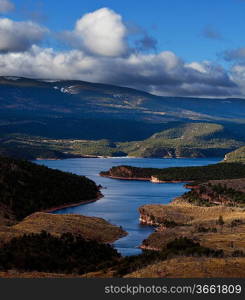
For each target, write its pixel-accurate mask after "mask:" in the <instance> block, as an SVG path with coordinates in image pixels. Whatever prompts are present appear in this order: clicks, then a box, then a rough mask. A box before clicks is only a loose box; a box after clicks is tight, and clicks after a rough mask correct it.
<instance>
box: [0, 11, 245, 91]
mask: <svg viewBox="0 0 245 300" xmlns="http://www.w3.org/2000/svg"><path fill="white" fill-rule="evenodd" d="M46 32H47V29H46V28H43V27H41V26H39V25H37V24H36V23H33V22H14V21H11V20H9V19H6V18H5V19H0V69H1V75H4V76H24V77H33V78H43V79H78V80H84V81H91V82H100V83H108V84H115V85H121V86H127V87H132V88H137V89H141V90H145V91H148V92H152V93H155V94H159V95H171V96H227V97H228V96H240V95H241V90H242V89H241V88H240V87H241V83H240V82H239V80H238V79H237V78H238V77H239V76H241V75H239V72H238V71H239V70H238V69H237V70H236V69H234V70H233V72H232V74H231V75H230V74H229V72H227V70H225V69H224V68H223V67H222V66H220V65H218V64H216V63H213V62H210V61H202V62H197V61H193V62H188V63H186V62H184V61H183V60H182V59H181V58H180V57H178V56H177V55H176V54H175V53H173V52H172V51H162V52H160V53H155V54H152V53H147V54H146V53H140V52H139V51H130V50H129V46H128V45H127V42H126V38H127V35H128V31H127V28H126V26H125V25H124V23H123V20H122V18H121V16H120V15H118V14H116V13H115V12H114V11H112V10H110V9H108V8H103V9H99V10H97V11H95V12H92V13H89V14H86V15H85V16H83V17H82V18H81V19H79V20H78V21H77V23H76V26H75V29H74V30H73V31H72V32H66V36H65V37H66V39H68V40H69V42H70V44H75V45H76V47H75V49H71V50H66V51H64V50H63V51H57V50H55V49H52V48H42V47H40V46H38V45H37V44H38V43H39V42H40V41H42V39H43V36H44V34H45V33H46ZM240 73H242V72H241V71H240Z"/></svg>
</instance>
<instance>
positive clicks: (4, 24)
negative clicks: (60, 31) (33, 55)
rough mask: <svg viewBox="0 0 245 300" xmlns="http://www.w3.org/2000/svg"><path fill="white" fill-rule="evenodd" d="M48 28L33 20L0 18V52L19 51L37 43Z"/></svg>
mask: <svg viewBox="0 0 245 300" xmlns="http://www.w3.org/2000/svg"><path fill="white" fill-rule="evenodd" d="M47 31H48V30H47V29H46V28H44V27H41V26H39V25H38V24H36V23H33V22H30V21H29V22H15V21H12V20H10V19H8V18H0V52H21V51H26V50H27V49H29V48H30V47H31V46H32V45H33V44H35V43H39V42H40V41H41V40H42V39H43V37H44V34H45V33H46V32H47Z"/></svg>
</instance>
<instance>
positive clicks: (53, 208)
mask: <svg viewBox="0 0 245 300" xmlns="http://www.w3.org/2000/svg"><path fill="white" fill-rule="evenodd" d="M103 197H104V195H103V194H100V195H98V197H97V198H95V199H91V200H85V201H81V202H77V203H70V204H63V205H59V206H57V207H51V208H48V209H45V210H42V211H40V212H44V213H54V212H56V211H57V210H61V209H65V208H69V207H76V206H80V205H85V204H89V203H93V202H96V201H98V200H100V199H102V198H103Z"/></svg>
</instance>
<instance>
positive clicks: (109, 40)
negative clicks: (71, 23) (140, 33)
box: [63, 8, 127, 57]
mask: <svg viewBox="0 0 245 300" xmlns="http://www.w3.org/2000/svg"><path fill="white" fill-rule="evenodd" d="M126 35H127V28H126V26H125V25H124V23H123V21H122V17H121V16H120V15H118V14H117V13H115V12H114V11H113V10H111V9H108V8H101V9H99V10H96V11H94V12H92V13H88V14H85V15H84V16H83V17H81V18H80V19H79V20H78V21H77V22H76V25H75V28H74V30H73V31H72V32H69V31H66V32H65V33H64V34H63V36H64V37H65V39H66V40H67V41H68V42H69V43H70V44H71V45H72V46H76V47H78V48H80V49H82V50H86V51H87V52H89V53H90V54H93V55H100V56H111V57H115V56H119V55H123V54H124V53H125V51H126V50H127V43H126Z"/></svg>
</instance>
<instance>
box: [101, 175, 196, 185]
mask: <svg viewBox="0 0 245 300" xmlns="http://www.w3.org/2000/svg"><path fill="white" fill-rule="evenodd" d="M100 176H101V177H105V178H111V179H117V180H125V181H133V180H135V181H150V182H152V183H193V182H194V180H164V181H162V180H159V181H154V180H153V179H152V178H141V177H120V176H110V175H101V174H100Z"/></svg>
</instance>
